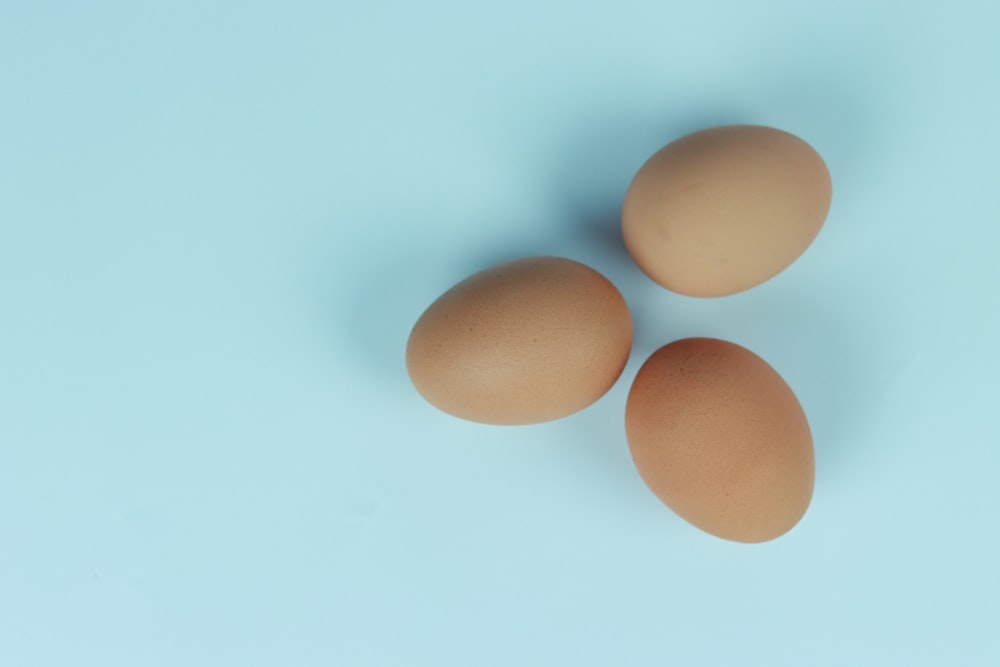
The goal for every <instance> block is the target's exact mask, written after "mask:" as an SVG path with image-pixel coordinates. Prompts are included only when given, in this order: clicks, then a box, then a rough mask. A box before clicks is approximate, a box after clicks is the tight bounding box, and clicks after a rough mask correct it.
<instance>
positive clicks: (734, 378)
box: [625, 338, 814, 542]
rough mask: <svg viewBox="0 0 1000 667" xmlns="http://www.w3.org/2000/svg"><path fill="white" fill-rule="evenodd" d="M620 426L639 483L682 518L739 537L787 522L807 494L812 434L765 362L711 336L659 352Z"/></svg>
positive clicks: (756, 537)
mask: <svg viewBox="0 0 1000 667" xmlns="http://www.w3.org/2000/svg"><path fill="white" fill-rule="evenodd" d="M625 430H626V433H627V436H628V443H629V447H630V449H631V450H632V458H633V460H634V461H635V465H636V468H637V469H638V470H639V474H640V476H641V477H642V479H643V481H645V482H646V484H647V485H648V486H649V488H650V489H651V490H652V491H653V493H655V494H656V495H657V497H659V499H660V500H662V501H663V502H664V503H666V504H667V505H668V506H669V507H670V508H671V509H673V510H674V511H675V512H677V514H679V515H680V516H681V517H682V518H684V519H686V520H687V521H689V522H690V523H692V524H694V525H695V526H697V527H698V528H701V529H702V530H704V531H707V532H709V533H712V534H713V535H717V536H719V537H722V538H725V539H727V540H735V541H737V542H763V541H766V540H771V539H774V538H776V537H778V536H780V535H782V534H784V533H785V532H786V531H788V530H789V529H791V528H792V526H794V525H795V524H796V523H797V522H798V521H799V519H800V518H802V515H803V514H805V511H806V508H807V507H808V506H809V501H810V500H811V498H812V491H813V478H814V464H813V445H812V436H811V434H810V432H809V424H808V422H807V421H806V416H805V414H804V413H803V412H802V407H801V406H800V405H799V402H798V399H796V397H795V394H794V393H792V390H791V389H790V388H789V387H788V385H787V384H785V381H784V380H783V379H782V378H781V376H780V375H778V373H777V372H776V371H775V370H774V369H773V368H771V366H769V365H768V363H767V362H766V361H764V360H763V359H761V358H760V357H758V356H757V355H756V354H754V353H753V352H751V351H749V350H747V349H746V348H743V347H740V346H739V345H736V344H734V343H729V342H726V341H722V340H716V339H713V338H687V339H685V340H679V341H676V342H674V343H671V344H669V345H666V346H664V347H661V348H660V349H659V350H657V351H656V352H655V353H654V354H653V355H652V356H651V357H650V358H649V359H648V360H647V361H646V363H645V364H643V366H642V368H641V369H640V370H639V373H638V375H637V376H636V378H635V382H634V383H633V384H632V389H631V390H630V392H629V396H628V403H627V407H626V412H625Z"/></svg>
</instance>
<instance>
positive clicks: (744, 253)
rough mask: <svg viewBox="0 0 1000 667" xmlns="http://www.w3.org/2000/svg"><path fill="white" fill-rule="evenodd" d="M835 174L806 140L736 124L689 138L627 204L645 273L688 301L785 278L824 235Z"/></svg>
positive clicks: (636, 187) (626, 222)
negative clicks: (785, 272)
mask: <svg viewBox="0 0 1000 667" xmlns="http://www.w3.org/2000/svg"><path fill="white" fill-rule="evenodd" d="M830 196H831V184H830V173H829V171H827V168H826V164H824V162H823V159H822V158H821V157H820V156H819V155H818V154H817V153H816V151H814V150H813V149H812V147H810V146H809V144H807V143H806V142H804V141H802V140H801V139H799V138H798V137H796V136H794V135H791V134H788V133H787V132H782V131H781V130H776V129H773V128H769V127H760V126H756V125H730V126H724V127H713V128H710V129H707V130H701V131H699V132H694V133H693V134H689V135H687V136H684V137H681V138H680V139H678V140H677V141H674V142H673V143H671V144H668V145H667V146H666V147H664V148H663V149H661V150H660V151H659V152H657V153H656V154H655V155H653V157H651V158H650V159H649V160H648V161H647V162H646V163H645V164H644V165H643V166H642V168H641V169H639V173H637V174H636V176H635V178H634V179H633V180H632V184H631V185H630V186H629V189H628V192H627V193H626V196H625V204H624V207H623V209H622V232H623V234H624V237H625V245H626V246H627V247H628V250H629V252H630V253H631V254H632V258H633V259H634V260H635V262H636V264H638V265H639V267H640V268H641V269H642V270H643V271H644V272H645V273H646V274H647V275H648V276H649V277H650V278H652V279H653V280H654V281H656V282H657V283H659V284H660V285H662V286H664V287H666V288H667V289H670V290H673V291H675V292H679V293H680V294H686V295H688V296H700V297H713V296H725V295H727V294H735V293H737V292H742V291H743V290H746V289H749V288H751V287H753V286H754V285H758V284H760V283H762V282H764V281H765V280H767V279H769V278H771V277H773V276H775V275H777V274H778V273H780V272H781V271H783V270H784V269H785V268H786V267H787V266H788V265H789V264H791V263H792V262H794V261H795V259H796V258H797V257H798V256H799V255H801V254H802V253H803V252H805V249H806V248H807V247H808V246H809V244H810V243H812V241H813V239H815V238H816V235H817V234H819V230H820V228H821V227H822V226H823V222H824V221H825V220H826V215H827V212H828V211H829V209H830Z"/></svg>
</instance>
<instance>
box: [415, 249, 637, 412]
mask: <svg viewBox="0 0 1000 667" xmlns="http://www.w3.org/2000/svg"><path fill="white" fill-rule="evenodd" d="M631 347H632V318H631V316H630V314H629V310H628V306H627V305H626V303H625V300H624V299H623V298H622V296H621V294H620V293H619V292H618V290H617V289H616V288H615V286H614V285H612V284H611V282H610V281H608V279H607V278H605V277H604V276H602V275H601V274H600V273H598V272H597V271H595V270H593V269H591V268H590V267H588V266H586V265H584V264H581V263H579V262H575V261H573V260H569V259H564V258H560V257H529V258H524V259H519V260H515V261H512V262H507V263H504V264H499V265H497V266H494V267H492V268H489V269H486V270H485V271H481V272H480V273H477V274H475V275H473V276H471V277H469V278H467V279H465V280H463V281H462V282H460V283H458V284H457V285H455V286H454V287H452V288H451V289H450V290H448V291H447V292H445V293H444V294H443V295H442V296H441V297H440V298H439V299H438V300H437V301H435V302H434V303H433V304H431V306H430V307H429V308H428V309H427V310H426V311H425V312H424V314H423V315H422V316H421V317H420V319H419V320H418V321H417V323H416V325H415V326H414V327H413V331H412V332H411V334H410V338H409V341H408V343H407V347H406V365H407V369H408V371H409V374H410V378H411V380H412V382H413V385H414V386H415V387H416V388H417V390H418V391H419V392H420V394H421V395H423V397H424V398H425V399H427V400H428V401H429V402H430V403H431V404H433V405H435V406H437V407H438V408H440V409H441V410H444V411H445V412H447V413H449V414H452V415H455V416H457V417H462V418H464V419H469V420H472V421H477V422H484V423H489V424H531V423H537V422H543V421H548V420H552V419H557V418H559V417H564V416H566V415H569V414H572V413H574V412H576V411H578V410H581V409H583V408H585V407H587V406H588V405H590V404H591V403H593V402H594V401H596V400H597V399H598V398H600V397H601V396H603V395H604V394H605V393H606V392H607V391H608V389H610V388H611V386H612V385H613V384H614V382H615V380H617V379H618V377H619V376H620V375H621V372H622V369H623V368H624V367H625V362H626V361H627V360H628V355H629V351H630V350H631Z"/></svg>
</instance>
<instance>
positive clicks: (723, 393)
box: [406, 125, 831, 542]
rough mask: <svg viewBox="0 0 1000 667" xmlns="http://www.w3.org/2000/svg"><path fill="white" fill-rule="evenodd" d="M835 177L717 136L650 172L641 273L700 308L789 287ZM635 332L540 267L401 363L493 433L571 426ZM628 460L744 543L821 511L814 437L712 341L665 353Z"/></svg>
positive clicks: (447, 320) (598, 293)
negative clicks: (515, 427) (771, 285)
mask: <svg viewBox="0 0 1000 667" xmlns="http://www.w3.org/2000/svg"><path fill="white" fill-rule="evenodd" d="M830 197H831V184H830V174H829V171H828V170H827V167H826V165H825V164H824V162H823V160H822V158H821V157H820V156H819V155H818V154H817V153H816V151H815V150H813V149H812V147H810V146H809V145H808V144H807V143H805V142H804V141H802V140H801V139H799V138H798V137H796V136H794V135H791V134H789V133H787V132H783V131H781V130H777V129H774V128H769V127H762V126H755V125H734V126H723V127H713V128H709V129H705V130H701V131H698V132H694V133H692V134H689V135H686V136H684V137H681V138H680V139H678V140H676V141H674V142H672V143H670V144H668V145H667V146H665V147H664V148H662V149H661V150H660V151H658V152H657V153H656V154H655V155H653V156H652V157H651V158H650V159H649V160H648V161H647V162H646V163H645V164H644V165H643V166H642V167H641V168H640V169H639V172H638V173H637V174H636V176H635V178H634V179H633V180H632V183H631V185H630V186H629V189H628V192H627V193H626V195H625V203H624V207H623V210H622V233H623V236H624V239H625V245H626V247H627V248H628V251H629V253H630V254H631V256H632V258H633V259H634V260H635V262H636V264H638V266H639V268H641V269H642V271H643V272H644V273H646V275H648V276H649V277H650V278H651V279H653V280H654V281H655V282H657V283H659V284H660V285H662V286H663V287H666V288H667V289H670V290H672V291H675V292H677V293H680V294H684V295H688V296H693V297H718V296H725V295H729V294H735V293H737V292H742V291H744V290H747V289H749V288H751V287H753V286H755V285H758V284H760V283H762V282H764V281H766V280H768V279H769V278H771V277H773V276H774V275H776V274H778V273H780V272H781V271H782V270H784V269H785V268H786V267H787V266H788V265H790V264H791V263H792V262H793V261H795V259H796V258H798V257H799V255H801V254H802V253H803V252H804V251H805V249H806V248H807V247H808V246H809V244H810V243H811V242H812V241H813V239H814V238H815V237H816V235H817V234H818V233H819V230H820V228H821V227H822V225H823V222H824V221H825V219H826V216H827V213H828V211H829V208H830ZM631 347H632V318H631V315H630V314H629V310H628V306H627V305H626V303H625V300H624V299H623V298H622V295H621V294H620V293H619V292H618V290H617V289H616V288H615V286H614V285H612V284H611V282H610V281H608V280H607V279H606V278H605V277H604V276H602V275H601V274H600V273H598V272H597V271H595V270H593V269H591V268H590V267H588V266H586V265H584V264H581V263H579V262H576V261H573V260H569V259H564V258H559V257H529V258H525V259H519V260H515V261H512V262H507V263H504V264H500V265H497V266H494V267H491V268H488V269H486V270H484V271H481V272H480V273H477V274H475V275H473V276H470V277H469V278H467V279H465V280H463V281H462V282H460V283H458V284H457V285H455V286H454V287H452V288H451V289H450V290H448V291H447V292H445V293H444V294H443V295H442V296H441V297H440V298H439V299H438V300H437V301H435V302H434V303H433V304H431V306H430V307H429V308H427V310H426V311H425V312H424V313H423V315H421V317H420V319H419V320H418V321H417V323H416V325H415V326H414V327H413V331H412V333H411V334H410V338H409V341H408V343H407V349H406V364H407V368H408V370H409V374H410V378H411V380H412V381H413V384H414V386H415V387H416V388H417V390H418V391H419V392H420V394H421V395H422V396H423V397H424V398H425V399H427V401H429V402H430V403H431V404H433V405H435V406H436V407H438V408H440V409H441V410H443V411H445V412H447V413H449V414H452V415H455V416H457V417H461V418H464V419H469V420H473V421H477V422H484V423H489V424H532V423H538V422H543V421H548V420H552V419H558V418H560V417H565V416H567V415H570V414H572V413H574V412H577V411H578V410H581V409H583V408H585V407H587V406H588V405H590V404H592V403H593V402H595V401H596V400H597V399H599V398H600V397H601V396H603V395H604V394H605V393H606V392H607V391H608V390H609V389H610V388H611V386H612V385H613V384H614V383H615V382H616V381H617V379H618V377H619V376H620V375H621V373H622V371H623V370H624V368H625V364H626V362H627V360H628V357H629V353H630V351H631ZM625 433H626V438H627V440H628V444H629V448H630V450H631V453H632V459H633V461H634V462H635V465H636V468H637V469H638V471H639V474H640V476H641V477H642V479H643V481H645V483H646V484H647V485H648V486H649V488H650V489H651V490H652V491H653V493H654V494H656V496H657V497H658V498H660V500H662V501H663V502H664V503H665V504H666V505H667V506H669V507H670V508H671V509H673V510H674V511H675V512H676V513H677V514H678V515H680V516H681V517H682V518H684V519H686V520H687V521H688V522H690V523H691V524H693V525H695V526H697V527H699V528H701V529H702V530H705V531H706V532H708V533H711V534H714V535H717V536H719V537H722V538H725V539H729V540H734V541H738V542H763V541H766V540H770V539H774V538H776V537H778V536H780V535H782V534H784V533H785V532H787V531H788V530H790V529H791V528H792V527H793V526H794V525H795V524H796V523H798V521H799V519H801V518H802V516H803V515H804V514H805V511H806V509H807V508H808V506H809V502H810V500H811V498H812V492H813V481H814V476H815V474H814V455H813V444H812V435H811V433H810V430H809V424H808V422H807V421H806V417H805V414H804V412H803V410H802V407H801V405H800V404H799V401H798V399H797V398H796V396H795V394H794V393H793V392H792V390H791V388H790V387H789V386H788V385H787V384H786V383H785V381H784V380H783V379H782V377H781V376H780V375H779V374H778V373H777V372H776V371H775V370H774V369H773V368H772V367H771V366H770V365H769V364H768V363H767V362H766V361H764V360H763V359H761V358H760V357H759V356H757V355H756V354H754V353H753V352H751V351H750V350H748V349H746V348H744V347H741V346H739V345H736V344H735V343H730V342H727V341H723V340H719V339H714V338H688V339H684V340H678V341H674V342H672V343H669V344H667V345H665V346H664V347H661V348H660V349H659V350H657V351H656V352H655V353H653V355H652V356H650V357H649V359H647V360H646V362H645V363H644V364H643V365H642V367H641V368H640V370H639V372H638V374H637V375H636V377H635V380H634V381H633V383H632V387H631V389H630V391H629V395H628V399H627V403H626V408H625Z"/></svg>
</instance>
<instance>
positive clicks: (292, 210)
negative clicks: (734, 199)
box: [0, 0, 1000, 667]
mask: <svg viewBox="0 0 1000 667" xmlns="http://www.w3.org/2000/svg"><path fill="white" fill-rule="evenodd" d="M998 7H1000V5H998V4H997V3H996V2H993V1H992V0H989V1H988V0H982V1H979V2H976V1H974V0H956V1H955V2H950V3H945V2H922V1H921V2H905V3H904V2H867V1H862V0H844V1H841V2H795V1H792V0H773V1H770V2H757V3H746V2H735V1H730V2H721V1H707V2H685V3H681V2H653V1H649V0H621V1H617V2H556V1H554V0H532V1H530V2H528V1H526V0H508V1H506V2H493V3H481V2H459V1H457V0H456V1H454V2H441V1H428V2H404V1H401V0H400V1H396V2H386V1H370V2H344V1H341V0H333V1H332V2H330V1H327V2H319V1H312V2H277V1H274V2H261V1H256V2H227V1H223V0H217V1H204V0H197V1H195V0H163V1H162V2H124V1H118V2H114V1H108V2H80V1H74V0H64V1H61V2H55V1H51V0H33V1H31V2H14V1H13V0H6V1H5V2H3V4H2V8H0V318H2V322H0V530H2V533H0V540H2V542H0V664H2V665H4V666H5V667H6V666H9V667H35V666H45V667H49V666H52V667H56V666H60V667H64V666H69V665H72V666H73V667H84V666H90V665H93V666H95V667H97V666H100V667H117V666H122V667H125V666H128V667H135V666H140V665H141V666H144V667H146V666H149V667H152V666H161V665H162V666H165V667H166V666H169V667H178V666H179V665H185V666H198V665H207V666H213V667H221V666H223V665H234V666H239V667H253V666H257V665H261V666H264V665H269V666H270V665H281V666H282V667H285V666H292V667H294V666H299V665H301V666H319V665H324V666H330V665H336V666H343V667H368V666H373V667H374V666H390V667H391V666H395V665H399V666H416V667H421V666H424V665H426V666H429V667H447V666H452V665H454V666H462V667H468V666H473V665H474V666H486V667H488V666H493V665H496V666H509V665H540V666H546V667H551V666H555V665H567V666H572V667H585V666H591V665H593V666H598V665H602V666H603V665H623V666H634V667H643V666H646V665H650V666H652V665H685V666H701V665H705V666H715V665H767V666H769V667H773V666H777V665H789V666H793V665H794V666H802V665H808V666H825V665H829V666H831V667H843V666H845V665H850V666H853V667H861V666H868V665H871V666H879V667H882V666H885V665H907V666H908V667H915V666H919V665H983V666H986V665H997V664H1000V633H998V632H997V628H998V625H1000V623H998V621H1000V602H998V599H1000V574H998V569H1000V535H998V526H1000V523H998V518H997V512H998V509H1000V483H998V480H1000V426H998V421H997V417H998V407H997V406H998V399H1000V389H998V378H1000V354H998V350H997V345H998V343H1000V298H998V296H997V295H998V289H1000V260H998V256H997V255H998V248H1000V197H998V185H1000V161H998V159H997V156H998V154H1000V132H998V122H997V120H998V118H1000V90H998V89H1000V39H998V38H997V25H998V22H1000V9H998ZM720 123H761V124H769V125H774V126H777V127H781V128H784V129H786V130H789V131H791V132H794V133H797V134H799V135H801V136H802V137H804V138H805V139H807V140H808V141H809V142H811V143H812V144H813V145H814V146H815V147H816V148H817V149H818V150H819V151H820V153H821V154H822V155H823V156H824V157H825V158H826V159H827V161H828V163H829V166H830V169H831V172H832V174H833V180H834V190H835V194H834V204H833V207H832V210H831V213H830V217H829V220H828V223H827V226H826V227H825V229H824V231H823V232H822V233H821V235H820V236H819V238H818V239H817V241H816V242H815V244H814V245H813V246H812V247H811V248H810V249H809V250H808V251H807V252H806V253H805V255H804V256H803V257H802V258H801V259H800V260H799V261H798V262H797V263H796V264H794V265H793V266H792V267H791V268H790V269H789V270H787V271H786V272H785V273H783V274H782V275H781V276H780V277H778V278H776V279H774V280H772V281H770V282H768V283H766V284H765V285H763V286H761V287H759V288H757V289H754V290H752V291H750V292H747V293H745V294H741V295H739V296H734V297H731V298H725V299H716V300H697V299H688V298H684V297H680V296H676V295H671V294H670V293H667V292H666V291H664V290H662V289H660V288H658V287H657V286H655V285H653V284H652V283H651V282H649V281H648V280H647V279H646V278H645V277H644V276H643V275H642V274H641V273H639V271H638V270H637V269H636V268H635V267H634V266H633V265H632V264H631V263H630V262H629V260H628V258H627V256H626V255H625V254H624V253H623V250H622V247H621V244H620V239H619V237H618V232H617V227H616V226H617V216H618V212H619V207H620V204H621V200H622V196H623V194H624V191H625V188H626V186H627V184H628V182H629V180H630V178H631V177H632V175H633V174H634V172H635V170H636V169H637V168H638V167H639V165H640V164H641V163H642V162H643V160H644V159H645V158H646V157H647V156H648V155H649V154H651V153H652V152H653V151H654V150H656V149H657V148H658V147H660V146H661V145H663V144H664V143H666V142H668V141H670V140H671V139H673V138H676V137H677V136H679V135H680V134H683V133H686V132H688V131H691V130H694V129H697V128H701V127H704V126H708V125H714V124H720ZM526 254H559V255H564V256H567V257H572V258H575V259H578V260H582V261H585V262H588V263H590V264H592V265H593V266H594V267H596V268H597V269H599V270H601V271H602V272H604V273H605V274H606V275H608V276H609V277H610V278H611V279H612V280H613V281H614V282H615V283H616V284H617V285H618V286H619V288H620V289H621V290H622V291H623V293H624V294H625V296H626V299H627V300H628V302H629V304H630V305H631V307H632V309H633V312H634V316H635V322H636V327H637V329H636V332H637V333H636V339H635V346H634V350H633V355H632V358H631V361H630V362H629V365H628V367H627V368H626V370H625V373H624V375H623V377H622V380H621V381H620V382H619V383H618V384H617V385H616V386H615V387H614V389H613V390H612V391H611V392H610V393H609V394H608V395H607V396H606V397H605V398H604V399H603V400H602V401H600V402H599V403H598V404H596V405H594V406H592V407H591V408H589V409H587V410H585V411H583V412H581V413H579V414H577V415H575V416H573V417H571V418H568V419H565V420H562V421H558V422H554V423H550V424H545V425H539V426H531V427H516V428H500V427H488V426H481V425H477V424H472V423H466V422H463V421H459V420H456V419H453V418H451V417H448V416H446V415H444V414H441V413H439V412H437V411H436V410H434V409H433V408H431V407H430V406H428V405H427V404H425V403H424V402H423V401H422V400H421V399H420V398H419V396H418V395H417V394H416V392H415V391H414V390H413V389H412V387H411V386H410V384H409V382H408V379H407V376H406V372H405V368H404V362H403V351H404V346H405V341H406V337H407V335H408V333H409V329H410V327H411V325H412V324H413V322H414V321H415V320H416V318H417V317H418V316H419V314H420V313H421V311H422V310H423V308H424V307H426V306H427V305H428V304H429V303H430V302H431V301H432V300H433V299H434V298H436V297H437V295H438V294H439V293H440V292H442V291H443V290H444V289H446V288H447V287H449V286H450V285H451V284H453V283H454V282H456V281H457V280H459V279H461V278H463V277H464V276H466V275H468V274H470V273H472V272H474V271H476V270H479V269H481V268H483V267H485V266H487V265H489V264H491V263H494V262H496V261H500V260H503V259H508V258H512V257H516V256H520V255H526ZM688 335H708V336H719V337H723V338H727V339H730V340H733V341H736V342H738V343H741V344H743V345H746V346H748V347H750V348H751V349H753V350H755V351H756V352H757V353H759V354H761V355H762V356H763V357H764V358H766V359H767V360H768V361H770V362H771V363H772V364H773V365H774V366H775V368H777V369H778V370H779V371H780V372H781V373H782V374H783V375H784V376H785V378H786V379H787V380H788V382H789V383H790V384H791V386H792V387H793V388H794V390H795V391H796V392H797V394H798V395H799V397H800V399H801V401H802V404H803V406H804V408H805V410H806V412H807V414H808V415H809V418H810V420H811V423H812V426H813V429H814V435H815V441H816V455H817V482H816V493H815V498H814V502H813V504H812V507H811V509H810V510H809V513H808V514H807V516H806V517H805V519H804V520H803V521H802V523H801V524H800V525H799V526H798V527H797V528H796V529H795V530H794V531H793V532H791V533H790V534H788V535H787V536H785V537H783V538H781V539H779V540H777V541H775V542H772V543H768V544H764V545H757V546H747V545H738V544H731V543H727V542H724V541H722V540H719V539H716V538H713V537H710V536H708V535H705V534H703V533H701V532H699V531H697V530H695V529H694V528H692V527H690V526H688V525H687V524H685V523H684V522H682V521H681V520H680V519H678V518H676V517H675V516H674V515H673V514H672V513H671V512H670V511H669V510H667V509H666V508H665V507H663V506H662V505H660V504H659V503H658V502H657V501H656V500H655V499H654V498H653V496H652V495H651V494H650V493H649V492H648V491H647V490H646V488H645V487H644V486H643V485H642V483H641V481H640V480H639V478H638V476H637V474H636V472H635V470H634V469H633V468H632V465H631V461H630V458H629V455H628V451H627V447H626V443H625V439H624V432H623V408H624V401H625V396H626V393H627V390H628V385H629V383H630V381H631V379H632V378H633V377H634V374H635V372H636V370H637V368H638V366H639V364H640V363H641V362H642V361H643V360H644V359H645V358H646V357H647V356H648V355H649V354H650V353H651V352H652V351H653V350H654V349H656V348H657V347H659V346H660V345H662V344H664V343H666V342H669V341H671V340H674V339H676V338H679V337H682V336H688Z"/></svg>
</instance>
